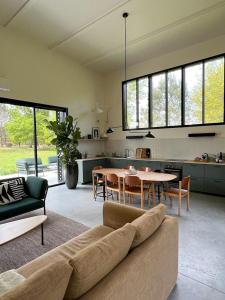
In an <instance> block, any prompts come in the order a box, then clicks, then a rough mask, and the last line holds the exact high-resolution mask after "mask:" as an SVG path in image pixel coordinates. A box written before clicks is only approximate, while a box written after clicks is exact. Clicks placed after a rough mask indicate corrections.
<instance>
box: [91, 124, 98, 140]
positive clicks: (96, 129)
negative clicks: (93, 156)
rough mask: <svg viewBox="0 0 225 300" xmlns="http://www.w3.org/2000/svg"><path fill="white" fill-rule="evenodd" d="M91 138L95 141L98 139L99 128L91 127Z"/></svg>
mask: <svg viewBox="0 0 225 300" xmlns="http://www.w3.org/2000/svg"><path fill="white" fill-rule="evenodd" d="M92 138H93V139H95V140H98V139H100V134H99V128H98V127H92Z"/></svg>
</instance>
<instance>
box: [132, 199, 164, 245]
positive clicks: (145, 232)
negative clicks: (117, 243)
mask: <svg viewBox="0 0 225 300" xmlns="http://www.w3.org/2000/svg"><path fill="white" fill-rule="evenodd" d="M165 211H166V207H165V205H163V204H159V205H157V206H156V207H154V208H152V209H150V210H149V211H147V212H146V213H145V214H144V215H142V216H140V217H139V218H137V219H135V220H134V221H133V222H132V223H131V224H132V225H133V226H135V228H136V234H135V238H134V240H133V243H132V246H131V248H135V247H137V246H138V245H140V244H141V243H143V242H144V241H145V240H146V239H147V238H149V237H150V236H151V235H152V234H153V233H154V232H155V231H156V229H157V228H158V227H159V226H160V225H161V223H162V221H163V220H164V218H165Z"/></svg>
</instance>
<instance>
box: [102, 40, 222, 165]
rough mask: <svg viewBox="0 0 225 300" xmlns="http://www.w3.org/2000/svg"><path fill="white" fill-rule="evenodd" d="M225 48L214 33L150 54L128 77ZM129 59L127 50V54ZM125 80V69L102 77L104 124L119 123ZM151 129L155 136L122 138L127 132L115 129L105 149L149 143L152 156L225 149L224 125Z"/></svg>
mask: <svg viewBox="0 0 225 300" xmlns="http://www.w3.org/2000/svg"><path fill="white" fill-rule="evenodd" d="M224 52H225V36H221V37H217V38H215V39H213V40H208V41H206V42H203V43H199V44H196V45H194V46H191V47H188V48H184V49H181V50H179V51H176V52H171V53H168V54H167V55H164V56H161V57H156V58H152V59H150V60H147V61H144V62H142V63H139V64H136V65H133V66H130V67H129V68H128V76H127V78H128V79H129V78H134V77H138V76H141V75H145V74H149V73H153V72H157V71H160V70H164V69H167V68H171V67H174V66H177V65H181V64H185V63H188V62H192V61H195V60H199V59H202V58H205V57H210V56H213V55H217V54H220V53H224ZM128 61H129V54H128ZM122 80H124V72H114V73H112V74H109V75H108V76H107V78H106V79H105V81H106V83H105V86H106V95H105V99H107V102H106V103H105V105H106V109H107V110H108V111H109V122H108V124H106V123H105V125H106V126H107V125H108V126H119V125H122V112H121V108H122V104H121V103H122V95H121V82H122ZM193 132H216V134H217V135H216V137H213V138H188V137H187V135H188V133H193ZM152 133H153V134H154V135H155V136H157V138H156V139H144V140H141V141H139V140H132V141H130V140H129V141H128V140H126V139H125V136H126V135H127V134H128V133H127V132H122V130H120V129H117V130H116V132H115V133H113V134H111V135H110V136H109V140H108V142H107V145H106V151H107V152H108V153H111V152H114V151H116V152H117V153H120V154H123V153H124V149H125V148H129V149H132V150H133V151H135V149H136V148H137V147H151V148H152V153H153V157H155V158H186V159H193V158H194V157H196V156H199V155H201V154H202V153H203V152H208V153H212V154H213V153H217V152H219V151H223V152H225V126H208V127H190V128H177V129H169V128H167V129H155V130H152Z"/></svg>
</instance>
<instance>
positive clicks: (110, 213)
mask: <svg viewBox="0 0 225 300" xmlns="http://www.w3.org/2000/svg"><path fill="white" fill-rule="evenodd" d="M144 213H145V210H144V209H140V208H135V207H130V206H127V205H123V204H118V203H113V202H110V201H106V202H105V203H104V205H103V225H105V226H108V227H111V228H114V229H118V228H120V227H122V226H123V225H125V224H126V223H131V222H132V221H133V220H135V219H136V218H138V217H140V216H141V215H143V214H144Z"/></svg>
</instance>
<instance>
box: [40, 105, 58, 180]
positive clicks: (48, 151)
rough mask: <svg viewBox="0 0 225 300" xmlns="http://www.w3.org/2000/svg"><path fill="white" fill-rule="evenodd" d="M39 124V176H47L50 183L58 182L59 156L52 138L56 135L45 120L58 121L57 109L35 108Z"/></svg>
mask: <svg viewBox="0 0 225 300" xmlns="http://www.w3.org/2000/svg"><path fill="white" fill-rule="evenodd" d="M35 110H36V126H37V146H38V149H37V153H38V154H37V156H38V176H40V177H43V178H46V179H47V180H48V184H49V185H53V184H57V183H58V157H57V152H56V148H55V146H53V145H51V140H52V139H53V138H54V137H55V135H54V133H52V132H51V131H50V130H49V129H48V128H47V127H46V124H45V120H48V121H56V111H53V110H45V109H35Z"/></svg>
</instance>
